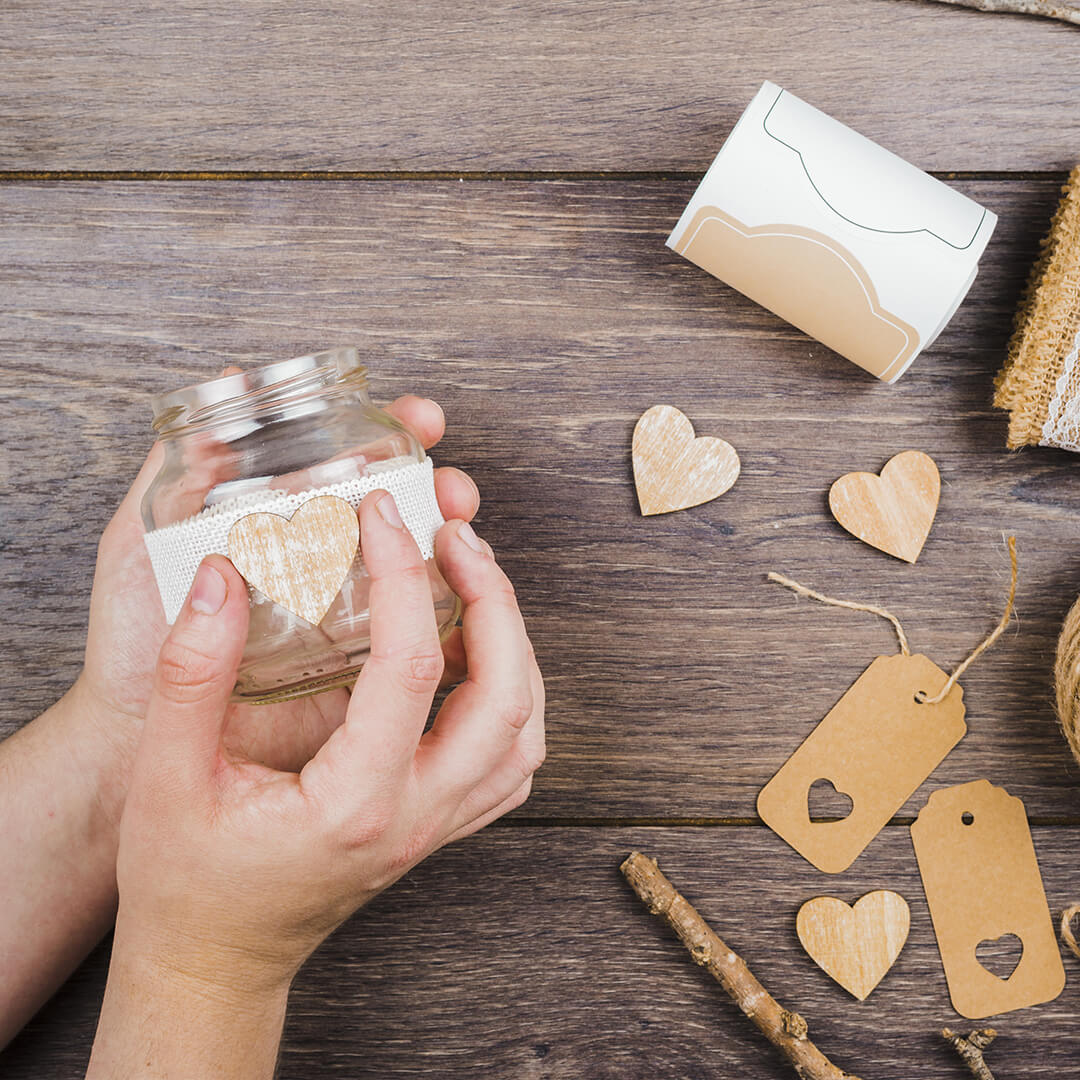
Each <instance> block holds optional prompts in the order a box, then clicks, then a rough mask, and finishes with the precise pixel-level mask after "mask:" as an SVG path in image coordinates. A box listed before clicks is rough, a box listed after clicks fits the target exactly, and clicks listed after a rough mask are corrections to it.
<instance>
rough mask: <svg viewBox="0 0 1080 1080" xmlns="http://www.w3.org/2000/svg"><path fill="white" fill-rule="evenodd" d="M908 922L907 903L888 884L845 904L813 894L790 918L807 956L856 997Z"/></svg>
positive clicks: (882, 971)
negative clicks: (793, 921)
mask: <svg viewBox="0 0 1080 1080" xmlns="http://www.w3.org/2000/svg"><path fill="white" fill-rule="evenodd" d="M910 927H911V911H910V909H909V908H908V903H907V901H906V900H905V899H904V898H903V897H902V896H901V895H900V894H899V893H898V892H893V891H892V890H891V889H875V890H874V891H873V892H868V893H866V895H865V896H860V897H859V899H858V900H856V901H855V902H854V903H851V904H849V903H848V902H847V901H846V900H840V899H838V898H837V897H835V896H815V897H813V898H812V899H810V900H807V901H806V903H805V904H803V906H802V907H801V908H799V914H798V915H797V916H796V919H795V929H796V931H797V932H798V935H799V942H800V944H801V945H802V947H803V948H804V949H805V950H806V951H807V953H808V955H809V956H810V959H811V960H813V961H814V963H815V964H817V966H818V967H819V968H821V970H822V971H824V972H825V974H826V975H828V976H829V977H830V978H831V979H834V980H835V981H836V982H837V983H838V984H839V985H840V986H842V987H843V988H844V989H845V990H847V992H848V993H849V994H852V995H853V996H854V997H857V998H858V999H859V1000H860V1001H865V1000H866V998H867V997H869V995H870V992H871V991H872V990H873V989H874V987H875V986H877V984H878V983H879V982H881V980H882V979H883V978H885V976H886V975H887V974H888V971H889V968H891V967H892V966H893V964H894V963H895V962H896V958H897V957H898V956H899V955H900V950H901V949H902V948H903V947H904V942H906V941H907V936H908V930H909V929H910Z"/></svg>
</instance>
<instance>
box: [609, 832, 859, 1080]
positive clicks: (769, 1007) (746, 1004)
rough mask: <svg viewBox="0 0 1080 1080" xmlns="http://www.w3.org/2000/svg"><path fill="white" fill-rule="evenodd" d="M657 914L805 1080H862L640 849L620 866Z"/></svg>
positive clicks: (640, 896) (650, 909)
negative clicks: (832, 1055) (816, 1039)
mask: <svg viewBox="0 0 1080 1080" xmlns="http://www.w3.org/2000/svg"><path fill="white" fill-rule="evenodd" d="M619 869H620V870H622V874H623V877H625V878H626V880H627V881H628V882H629V883H630V887H631V888H632V889H633V890H634V892H636V893H637V894H638V897H639V898H640V899H641V900H643V901H644V902H645V904H646V905H647V907H648V909H649V911H650V912H652V914H653V915H659V916H660V917H661V918H662V919H663V920H664V921H665V922H666V923H667V924H668V926H670V927H671V928H672V930H674V931H675V933H676V934H678V935H679V938H680V939H681V941H682V943H683V944H684V945H685V946H686V947H687V949H689V950H690V955H691V956H692V957H693V958H694V962H695V963H697V964H700V965H701V966H702V967H704V968H705V969H706V970H707V971H708V972H709V974H710V975H712V977H713V978H714V979H716V981H717V982H718V983H720V985H721V986H722V987H723V988H724V989H725V990H726V991H727V992H728V996H729V997H730V998H731V999H732V1001H734V1002H735V1004H736V1005H738V1006H739V1008H740V1009H742V1011H743V1013H744V1014H745V1015H746V1016H747V1017H748V1018H749V1019H750V1021H751V1023H753V1024H754V1026H755V1027H756V1028H757V1029H758V1031H760V1032H761V1033H762V1034H763V1035H764V1036H765V1038H767V1039H768V1040H769V1042H771V1043H772V1044H773V1045H774V1046H775V1047H777V1049H778V1050H780V1052H781V1053H782V1054H783V1055H784V1057H786V1058H787V1059H788V1061H789V1062H791V1064H792V1065H793V1066H794V1067H795V1071H796V1072H797V1073H798V1074H799V1076H800V1077H802V1078H803V1080H858V1077H855V1076H852V1075H851V1073H846V1072H844V1070H843V1069H840V1068H838V1067H837V1066H836V1065H834V1064H833V1063H832V1062H831V1061H830V1060H829V1059H828V1058H827V1057H826V1056H825V1055H824V1054H823V1053H822V1052H821V1051H820V1050H819V1049H818V1048H817V1047H816V1046H815V1045H814V1044H813V1043H812V1042H811V1041H810V1036H809V1033H808V1031H807V1026H806V1021H805V1020H804V1019H803V1018H802V1017H801V1016H800V1015H799V1014H798V1013H793V1012H788V1010H787V1009H785V1008H783V1007H781V1005H780V1004H779V1003H778V1002H777V1001H776V999H775V998H774V997H773V996H772V995H771V994H770V993H769V992H768V991H767V990H766V989H765V987H763V986H762V985H761V983H759V982H758V981H757V979H755V978H754V976H753V974H752V972H751V971H750V969H749V968H748V967H747V966H746V963H745V961H743V959H742V958H741V957H739V956H737V955H736V954H735V953H734V952H732V951H731V949H729V948H728V947H727V945H725V944H724V942H723V941H722V940H721V939H720V938H719V937H717V935H716V934H715V933H713V931H712V930H711V929H710V927H709V924H708V923H706V922H705V920H704V919H703V918H702V917H701V916H700V915H699V914H698V913H697V911H695V910H694V907H693V905H692V904H691V903H690V902H689V901H688V900H687V899H686V897H685V896H682V895H681V894H680V893H679V892H678V891H677V890H676V889H675V886H674V885H672V884H671V882H670V881H668V879H667V878H666V877H665V876H664V875H663V873H661V871H660V867H658V866H657V865H656V860H655V859H650V858H648V857H646V856H645V855H642V854H641V852H639V851H635V852H633V853H632V854H631V855H630V857H629V858H628V859H627V860H626V862H624V863H623V864H622V866H621V867H620V868H619Z"/></svg>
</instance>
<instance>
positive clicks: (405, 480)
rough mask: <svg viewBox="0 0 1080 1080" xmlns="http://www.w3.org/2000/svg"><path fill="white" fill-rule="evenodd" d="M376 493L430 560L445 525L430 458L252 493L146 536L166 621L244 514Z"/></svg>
mask: <svg viewBox="0 0 1080 1080" xmlns="http://www.w3.org/2000/svg"><path fill="white" fill-rule="evenodd" d="M376 488H383V489H385V490H386V491H389V492H390V494H391V495H393V496H394V501H395V502H396V503H397V508H398V512H399V513H400V514H401V520H402V521H403V522H404V524H405V526H406V528H408V530H409V532H411V533H412V534H413V537H414V538H415V539H416V543H417V545H418V546H419V548H420V554H421V555H423V557H424V558H425V559H430V558H431V557H432V556H433V555H434V554H435V534H436V533H437V532H438V531H439V529H440V528H441V527H442V525H443V524H444V522H443V516H442V514H441V513H440V512H439V503H438V500H437V499H436V497H435V476H434V467H433V465H432V462H431V458H426V459H425V460H424V461H411V462H410V463H409V464H408V465H403V466H400V467H397V468H388V469H386V470H385V471H382V472H378V473H376V474H374V475H372V476H366V477H362V478H357V479H354V480H346V481H344V482H343V483H340V484H331V485H330V486H328V487H320V488H311V489H310V490H308V491H301V492H297V493H294V494H284V493H282V492H274V491H256V492H251V493H249V494H247V495H242V496H240V497H238V498H235V499H229V500H228V501H226V502H222V503H218V504H216V505H214V506H211V507H208V508H207V509H205V510H203V511H202V512H200V513H198V514H196V515H195V516H194V517H189V518H187V519H185V520H184V521H178V522H177V523H176V524H175V525H166V526H165V527H164V528H161V529H155V530H154V531H153V532H149V533H147V534H146V536H145V537H144V540H145V542H146V550H147V551H148V552H149V553H150V563H151V565H152V566H153V568H154V577H155V578H156V579H157V584H158V591H159V592H160V593H161V603H162V606H163V607H164V608H165V619H166V621H167V622H169V623H170V624H171V623H172V622H173V621H174V620H175V619H176V616H177V615H179V614H180V609H181V607H183V605H184V600H185V599H186V598H187V594H188V590H189V589H190V588H191V583H192V581H194V580H195V571H196V570H197V569H198V568H199V563H201V562H202V560H203V559H204V558H205V557H206V556H207V555H212V554H218V555H228V553H229V529H231V528H232V526H233V523H234V522H235V521H237V520H238V519H240V518H242V517H243V516H244V515H245V514H253V513H270V514H280V515H281V516H283V517H291V516H292V514H293V513H294V512H295V511H296V510H297V509H298V508H299V507H300V505H301V504H302V503H305V502H307V501H308V499H314V498H315V497H316V496H317V495H336V496H337V497H338V498H340V499H345V500H346V501H348V502H349V503H351V504H352V505H353V506H359V505H360V502H361V500H362V499H363V498H364V496H365V495H367V493H368V492H369V491H374V490H375V489H376Z"/></svg>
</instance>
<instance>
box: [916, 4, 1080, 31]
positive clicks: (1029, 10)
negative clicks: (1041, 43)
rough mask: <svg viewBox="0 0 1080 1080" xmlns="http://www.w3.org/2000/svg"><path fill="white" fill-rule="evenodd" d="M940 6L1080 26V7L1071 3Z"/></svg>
mask: <svg viewBox="0 0 1080 1080" xmlns="http://www.w3.org/2000/svg"><path fill="white" fill-rule="evenodd" d="M938 3H939V4H956V5H958V6H960V7H969V8H975V9H976V10H977V11H1004V12H1008V13H1009V14H1012V15H1042V16H1044V17H1045V18H1047V19H1060V20H1061V21H1062V22H1067V23H1073V24H1074V25H1077V26H1080V6H1077V5H1074V4H1070V3H1056V4H1053V3H1048V2H1047V0H938Z"/></svg>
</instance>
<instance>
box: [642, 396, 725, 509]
mask: <svg viewBox="0 0 1080 1080" xmlns="http://www.w3.org/2000/svg"><path fill="white" fill-rule="evenodd" d="M633 459H634V486H635V487H636V488H637V496H638V504H639V505H640V507H641V512H642V514H644V515H646V516H648V515H649V514H667V513H670V512H671V511H672V510H685V509H686V508H687V507H689V506H698V505H700V504H701V503H704V502H708V501H709V500H710V499H715V498H716V497H717V496H718V495H723V494H724V492H725V491H727V489H728V488H729V487H731V485H732V484H734V483H735V481H736V479H738V476H739V455H738V454H737V453H736V452H735V448H734V447H733V446H732V445H731V444H730V443H726V442H724V440H723V439H717V438H714V437H713V436H711V435H702V436H700V437H698V438H695V437H694V425H693V424H691V423H690V421H689V420H688V419H687V418H686V416H684V415H683V413H681V412H680V411H679V410H678V409H676V408H675V407H674V406H673V405H654V406H653V407H652V408H651V409H648V410H646V411H645V412H644V413H643V414H642V415H641V418H640V419H639V420H638V422H637V424H636V425H635V426H634V441H633Z"/></svg>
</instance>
